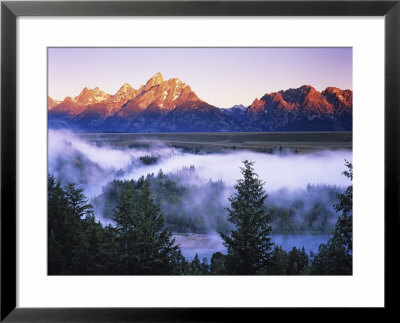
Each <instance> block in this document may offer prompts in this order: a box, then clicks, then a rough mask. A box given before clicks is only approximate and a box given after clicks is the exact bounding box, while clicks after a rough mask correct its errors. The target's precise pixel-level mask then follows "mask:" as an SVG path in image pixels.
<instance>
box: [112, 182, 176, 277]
mask: <svg viewBox="0 0 400 323" xmlns="http://www.w3.org/2000/svg"><path fill="white" fill-rule="evenodd" d="M117 201H118V203H117V206H116V208H115V209H114V217H113V220H114V222H115V226H114V241H115V248H116V250H117V254H118V255H119V257H118V259H116V260H117V261H116V269H117V272H116V274H125V275H129V274H130V275H141V274H144V275H157V274H174V273H177V272H176V270H175V269H176V268H175V266H174V265H175V264H176V263H174V260H179V258H180V257H181V255H180V251H179V247H178V246H174V242H175V241H174V239H172V237H171V236H172V234H171V233H170V232H169V231H167V229H166V228H164V219H163V217H162V214H161V213H160V208H159V207H158V206H157V205H155V204H154V203H153V199H152V198H151V196H150V188H149V184H148V183H147V182H143V184H142V186H141V189H140V191H139V190H135V188H134V186H133V185H132V182H125V183H123V187H122V190H121V192H120V194H119V196H118V197H117Z"/></svg>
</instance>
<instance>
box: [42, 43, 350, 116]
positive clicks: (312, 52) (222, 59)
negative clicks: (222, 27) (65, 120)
mask: <svg viewBox="0 0 400 323" xmlns="http://www.w3.org/2000/svg"><path fill="white" fill-rule="evenodd" d="M352 69H353V68H352V48H49V49H48V95H49V96H50V97H52V98H54V99H56V100H62V99H64V97H66V96H72V97H74V96H76V95H78V94H79V93H80V92H81V90H82V89H83V88H84V87H88V88H94V87H96V86H98V87H99V88H100V89H101V90H103V91H105V92H107V93H110V94H114V93H115V92H116V91H117V90H118V89H119V88H120V87H121V85H122V84H123V83H129V84H131V85H132V86H133V87H134V88H135V89H137V88H139V87H140V85H142V84H145V83H146V81H147V80H148V79H149V78H151V77H152V76H153V75H154V74H156V73H157V72H161V74H162V75H163V77H164V80H167V79H170V78H173V77H176V78H179V79H180V80H181V81H183V82H185V83H186V84H188V85H189V86H190V87H191V88H192V90H193V91H194V92H196V94H197V95H198V96H199V97H200V98H201V99H202V100H204V101H206V102H208V103H210V104H212V105H215V106H217V107H221V108H228V107H231V106H233V105H235V104H243V105H249V104H251V103H252V102H253V100H254V99H255V98H260V97H262V96H263V95H264V94H265V93H268V92H275V91H279V90H286V89H289V88H297V87H300V86H301V85H305V84H309V85H312V86H314V87H315V88H316V89H317V90H319V91H321V90H324V89H325V88H326V87H328V86H335V87H338V88H341V89H352Z"/></svg>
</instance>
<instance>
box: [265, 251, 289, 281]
mask: <svg viewBox="0 0 400 323" xmlns="http://www.w3.org/2000/svg"><path fill="white" fill-rule="evenodd" d="M288 265H289V262H288V254H287V252H286V251H285V250H283V248H282V246H275V248H274V250H273V252H272V254H271V262H270V268H269V271H268V272H269V274H270V275H286V274H287V269H288Z"/></svg>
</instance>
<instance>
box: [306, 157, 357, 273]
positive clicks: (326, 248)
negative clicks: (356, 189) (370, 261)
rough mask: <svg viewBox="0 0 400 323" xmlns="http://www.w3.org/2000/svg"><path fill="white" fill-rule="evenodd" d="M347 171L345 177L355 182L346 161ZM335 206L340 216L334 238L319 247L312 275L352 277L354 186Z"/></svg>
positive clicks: (349, 188)
mask: <svg viewBox="0 0 400 323" xmlns="http://www.w3.org/2000/svg"><path fill="white" fill-rule="evenodd" d="M346 166H347V170H346V171H344V172H343V175H344V176H346V177H348V178H349V179H350V180H353V165H352V164H351V163H350V162H348V161H346ZM337 198H338V201H339V203H338V204H335V205H334V206H335V209H336V211H337V212H341V215H340V216H339V218H338V220H337V223H336V227H335V231H334V233H333V237H332V238H330V239H329V240H328V242H327V243H326V244H321V245H320V246H319V250H318V254H317V255H315V257H314V259H313V262H312V268H311V274H314V275H351V274H352V273H353V185H350V186H349V187H348V188H347V189H346V191H345V192H344V193H343V194H338V195H337Z"/></svg>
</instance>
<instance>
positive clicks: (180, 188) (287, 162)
mask: <svg viewBox="0 0 400 323" xmlns="http://www.w3.org/2000/svg"><path fill="white" fill-rule="evenodd" d="M110 136H111V135H110ZM144 136H145V135H144ZM48 142H49V144H48V172H49V173H50V174H51V175H54V176H55V178H56V179H57V180H59V181H60V182H61V184H62V185H66V184H67V183H69V182H74V183H76V184H77V185H78V187H80V188H82V189H83V192H84V193H85V195H86V196H87V197H88V199H89V201H90V202H91V203H92V204H93V205H94V211H95V216H96V218H97V219H98V220H100V221H101V222H102V223H103V224H105V225H106V224H111V225H112V224H113V221H112V215H113V209H114V207H115V205H113V204H112V203H110V199H109V196H113V194H114V193H115V187H113V186H112V183H113V181H114V180H121V181H122V180H135V181H137V180H138V179H140V178H141V177H142V176H143V177H144V179H146V180H149V182H150V186H151V188H152V190H153V193H154V199H155V201H156V203H157V204H158V205H159V206H160V208H161V212H162V214H163V216H164V220H165V224H166V226H167V227H168V228H169V229H170V231H172V232H174V237H175V239H176V244H178V245H180V247H181V249H182V252H183V255H184V256H185V257H186V258H188V259H189V260H192V259H193V258H194V256H195V254H196V253H197V254H198V256H199V258H200V260H202V258H204V257H205V258H207V260H208V263H210V260H211V255H212V254H213V253H214V252H217V251H219V252H221V253H226V248H225V246H224V245H223V244H222V240H221V237H220V236H219V235H218V234H217V233H216V232H218V231H224V232H225V233H229V231H230V230H231V229H232V227H231V223H230V222H229V221H228V216H227V212H226V207H229V206H230V203H229V200H228V198H229V197H230V196H232V195H233V194H235V189H234V185H235V184H236V181H237V180H238V179H240V178H241V176H242V175H241V172H240V167H242V166H243V163H242V162H243V161H244V160H249V161H253V162H255V164H254V170H255V172H256V173H257V174H258V175H259V178H260V179H261V180H262V181H263V182H264V183H265V184H264V189H265V191H266V193H268V195H269V197H268V198H267V199H266V206H267V207H268V206H269V207H270V209H269V210H270V211H271V212H272V213H273V217H272V229H273V230H272V231H273V233H272V242H273V243H274V244H275V245H278V246H280V245H281V246H282V247H283V249H285V250H287V251H290V250H291V249H292V248H293V247H294V246H296V247H299V248H301V247H303V246H304V248H305V250H306V252H307V253H308V254H309V253H310V251H313V252H318V246H319V245H320V244H321V243H325V242H326V241H327V240H328V238H329V234H328V233H329V232H331V231H332V228H333V226H334V224H335V223H336V220H337V214H336V211H335V210H334V208H333V204H334V203H336V202H337V201H336V193H337V192H343V191H344V189H345V188H346V187H347V186H348V185H349V184H350V181H349V179H348V178H347V177H345V176H343V175H342V172H343V171H344V170H345V160H349V161H351V159H352V151H351V150H349V149H348V150H320V151H316V152H310V153H306V154H296V153H293V152H290V151H285V152H279V151H278V152H275V153H265V152H255V151H247V150H240V151H221V152H215V153H208V154H206V153H202V152H200V153H197V154H196V153H191V152H187V151H184V150H183V149H179V148H176V147H171V146H167V145H165V144H163V143H160V142H156V141H151V142H150V143H149V145H148V146H144V147H129V145H125V146H118V145H117V144H115V143H114V144H110V143H99V142H96V143H92V142H89V141H86V140H84V139H82V138H79V137H78V136H76V135H74V134H73V133H71V132H67V131H60V130H57V131H56V130H49V137H48ZM146 176H147V177H146ZM275 229H276V231H275V232H274V230H275ZM307 230H309V231H308V232H313V234H310V233H306V232H307ZM177 232H178V233H177ZM277 232H279V234H278V233H277ZM282 232H288V234H282ZM289 233H290V234H289ZM314 233H315V234H314Z"/></svg>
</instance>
